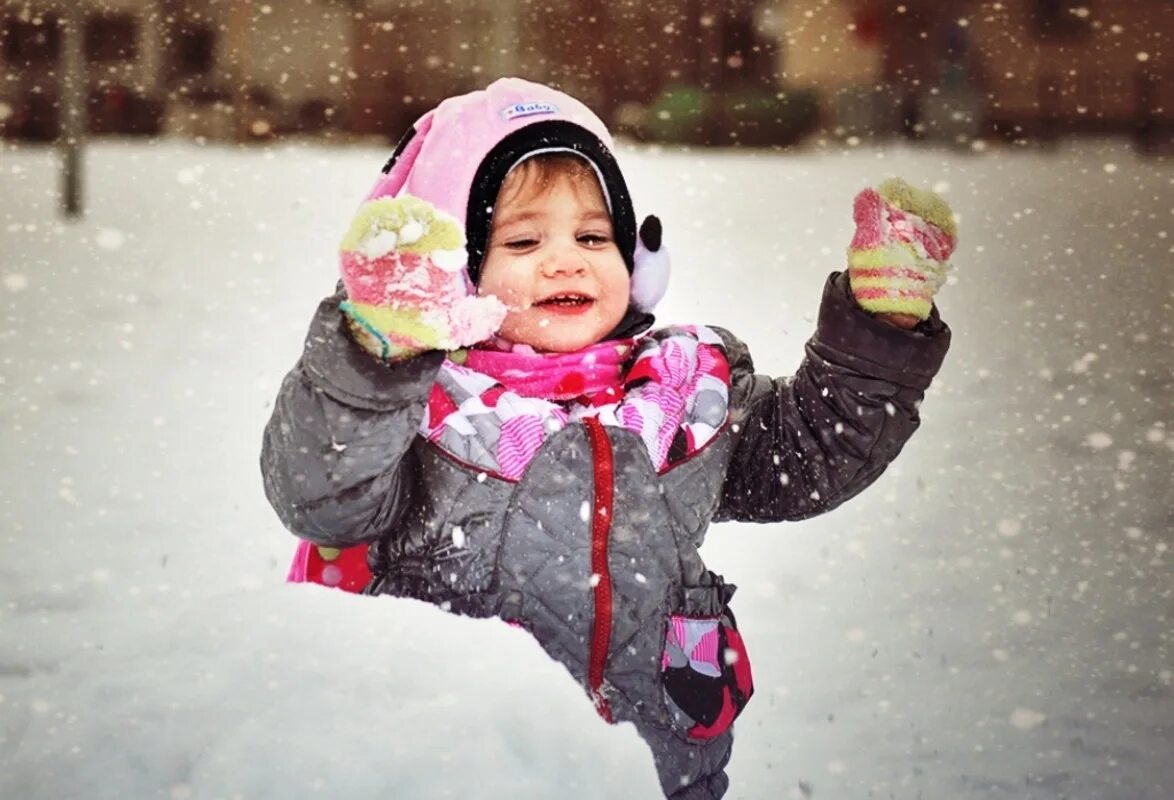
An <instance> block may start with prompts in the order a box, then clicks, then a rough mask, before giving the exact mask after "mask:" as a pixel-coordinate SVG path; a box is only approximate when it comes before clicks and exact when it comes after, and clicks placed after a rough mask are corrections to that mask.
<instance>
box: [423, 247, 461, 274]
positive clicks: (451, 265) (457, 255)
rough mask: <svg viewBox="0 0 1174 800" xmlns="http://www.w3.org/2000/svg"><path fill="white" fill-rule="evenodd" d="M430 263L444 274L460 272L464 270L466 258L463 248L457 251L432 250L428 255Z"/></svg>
mask: <svg viewBox="0 0 1174 800" xmlns="http://www.w3.org/2000/svg"><path fill="white" fill-rule="evenodd" d="M430 255H431V257H432V263H433V264H435V265H436V266H437V267H438V268H439V269H442V270H444V271H445V272H460V271H461V270H462V269H464V268H465V262H466V261H467V260H468V256H467V255H466V254H465V251H464V248H459V249H457V250H433V251H432V253H431V254H430Z"/></svg>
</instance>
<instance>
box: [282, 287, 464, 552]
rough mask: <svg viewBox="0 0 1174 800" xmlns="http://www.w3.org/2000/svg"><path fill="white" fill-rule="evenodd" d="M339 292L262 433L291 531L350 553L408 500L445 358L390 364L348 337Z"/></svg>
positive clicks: (321, 309) (319, 318) (322, 310)
mask: <svg viewBox="0 0 1174 800" xmlns="http://www.w3.org/2000/svg"><path fill="white" fill-rule="evenodd" d="M343 299H345V294H344V293H343V292H342V291H341V290H339V291H338V292H337V293H336V294H335V295H333V296H332V297H328V298H326V299H325V300H323V301H322V303H321V304H320V305H319V306H318V311H317V313H316V314H315V315H314V319H313V321H312V322H311V324H310V330H309V333H308V334H307V335H306V343H305V348H304V350H303V353H302V356H301V358H300V359H299V360H298V363H297V364H296V365H295V366H294V368H293V369H292V370H291V371H290V373H289V374H288V375H286V377H285V380H284V381H283V382H282V385H281V389H280V391H279V393H278V395H277V401H276V403H275V404H274V408H273V415H272V416H271V417H270V419H269V424H268V425H266V427H265V434H264V439H263V441H262V445H261V474H262V476H263V478H264V484H265V495H266V497H267V498H268V499H269V503H270V504H271V505H272V506H273V508H274V510H275V511H276V512H277V516H278V517H280V518H281V521H282V523H283V524H284V525H285V527H286V528H288V529H289V530H290V531H291V532H293V533H294V534H296V535H297V536H300V537H301V538H303V539H308V540H310V541H311V542H314V543H315V544H320V545H325V546H330V547H348V546H351V545H355V544H360V543H363V542H370V541H373V540H374V539H376V538H377V537H378V536H379V535H380V534H381V533H383V532H384V531H386V530H387V529H388V528H389V527H390V526H391V525H393V524H394V523H395V520H396V518H397V516H398V515H399V514H400V513H401V512H402V510H403V508H404V507H405V505H406V503H407V500H408V497H409V496H410V490H411V483H412V476H413V474H414V470H415V467H414V465H413V463H412V456H411V452H410V449H409V448H410V446H411V444H412V440H413V439H414V438H415V436H416V430H417V428H418V427H419V425H420V421H421V419H422V418H423V416H424V413H425V410H426V408H427V403H428V395H429V392H430V390H431V388H432V384H433V380H434V378H435V375H436V372H437V370H438V369H439V366H440V363H441V361H442V360H443V358H444V355H443V353H440V352H428V353H424V354H422V355H420V356H417V357H416V358H413V359H410V360H408V361H405V362H402V363H398V364H393V365H389V364H384V363H382V362H380V361H378V360H376V359H375V358H373V357H372V356H370V355H368V354H367V353H366V352H364V351H363V350H362V349H361V348H360V347H359V346H358V345H357V344H355V342H354V341H353V340H352V339H351V337H350V336H349V335H348V333H347V332H346V330H345V322H344V316H343V314H342V313H341V312H340V311H339V303H340V302H341V301H342V300H343Z"/></svg>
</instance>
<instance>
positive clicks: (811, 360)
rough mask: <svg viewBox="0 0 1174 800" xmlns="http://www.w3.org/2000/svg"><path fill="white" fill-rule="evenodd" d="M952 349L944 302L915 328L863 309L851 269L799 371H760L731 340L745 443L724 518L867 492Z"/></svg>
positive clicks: (769, 518)
mask: <svg viewBox="0 0 1174 800" xmlns="http://www.w3.org/2000/svg"><path fill="white" fill-rule="evenodd" d="M949 345H950V329H949V327H947V326H946V325H945V323H943V322H942V321H941V319H940V318H939V317H938V312H937V309H936V308H935V309H934V310H933V312H932V315H931V317H930V319H928V320H926V321H925V322H922V323H920V324H919V325H918V326H917V327H916V328H914V329H913V330H908V331H907V330H902V329H900V328H897V327H895V326H892V325H889V324H888V323H885V322H882V321H880V320H878V319H874V318H873V317H872V316H870V315H869V314H868V313H866V312H865V311H863V310H862V309H861V308H860V307H859V306H857V305H856V303H855V301H854V300H853V299H852V295H851V291H850V289H849V287H848V276H847V273H834V274H833V275H832V276H831V277H830V278H829V279H828V282H827V284H826V285H825V287H824V294H823V302H822V304H821V305H820V311H819V322H818V324H817V327H816V331H815V334H814V336H812V337H811V339H810V340H809V341H808V342H807V348H806V357H805V358H804V359H803V363H802V364H801V365H800V367H799V370H798V371H797V372H796V374H795V375H794V377H791V378H769V377H766V376H764V375H756V374H754V365H753V363H752V362H751V361H750V355H749V352H748V351H747V349H746V347H745V345H743V344H742V343H741V342H739V341H737V340H736V339H733V337H729V338H728V339H727V346H728V347H727V351H728V355H729V358H730V375H731V398H730V400H731V402H730V408H731V417H732V418H731V420H730V422H731V425H732V427H733V429H734V431H735V433H734V435H735V436H736V437H737V443H736V444H735V446H734V451H733V454H732V456H731V460H730V464H729V467H728V469H727V472H726V478H725V482H724V484H723V487H722V495H721V498H720V500H719V503H718V508H717V511H716V512H715V515H714V519H715V520H717V521H721V520H742V521H748V522H775V521H779V520H797V519H806V518H808V517H812V516H815V515H816V514H821V513H823V512H825V511H829V510H831V509H833V508H835V507H836V506H838V505H840V504H841V503H843V502H844V501H845V500H848V499H849V498H851V497H853V496H854V495H856V494H858V493H859V492H861V491H862V490H864V489H865V488H866V487H867V486H868V485H869V484H871V483H872V482H873V481H874V480H876V479H877V478H878V477H879V476H880V474H881V473H882V472H883V471H884V469H885V467H887V466H888V465H889V462H891V461H892V460H893V459H894V458H896V457H897V454H898V453H899V452H900V451H901V448H902V447H903V446H904V445H905V442H906V441H908V440H909V437H910V436H912V434H913V432H914V431H915V430H917V427H918V425H920V422H921V421H920V418H919V416H918V408H919V406H920V405H921V400H922V398H923V397H924V395H925V390H926V389H927V388H928V387H929V384H930V381H931V380H932V378H933V376H934V375H935V374H936V373H937V371H938V368H939V367H940V366H941V363H942V360H943V358H945V355H946V350H947V349H948V348H949Z"/></svg>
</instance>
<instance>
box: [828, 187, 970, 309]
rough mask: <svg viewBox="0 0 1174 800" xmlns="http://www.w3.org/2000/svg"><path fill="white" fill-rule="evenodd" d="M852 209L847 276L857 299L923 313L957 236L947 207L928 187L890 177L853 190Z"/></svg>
mask: <svg viewBox="0 0 1174 800" xmlns="http://www.w3.org/2000/svg"><path fill="white" fill-rule="evenodd" d="M852 215H853V218H854V219H855V221H856V233H855V235H854V236H853V237H852V244H851V245H849V247H848V277H849V280H850V282H851V285H852V294H853V295H854V296H855V298H856V302H857V303H858V304H859V305H860V307H861V308H863V309H864V310H865V311H868V312H870V313H873V314H878V313H888V314H909V315H911V316H914V317H916V318H918V319H927V318H928V317H929V312H930V308H931V307H932V306H933V297H934V294H936V293H937V290H938V289H939V288H940V287H941V285H942V284H943V283H945V280H946V270H947V269H948V268H949V264H948V263H947V262H948V259H949V258H950V254H951V253H953V252H954V246H955V243H956V241H957V240H956V237H957V229H956V227H955V225H954V215H953V212H952V211H951V210H950V207H949V206H948V205H946V202H945V201H944V200H942V198H941V197H939V196H938V195H936V194H934V193H933V192H931V191H928V190H918V189H914V188H913V187H912V186H910V185H909V184H907V183H906V182H905V181H903V180H901V179H900V178H890V179H889V180H887V181H885V182H884V183H882V184H881V185H880V186H878V187H877V188H876V189H865V190H864V191H862V192H860V194H858V195H856V200H855V202H854V204H853V209H852Z"/></svg>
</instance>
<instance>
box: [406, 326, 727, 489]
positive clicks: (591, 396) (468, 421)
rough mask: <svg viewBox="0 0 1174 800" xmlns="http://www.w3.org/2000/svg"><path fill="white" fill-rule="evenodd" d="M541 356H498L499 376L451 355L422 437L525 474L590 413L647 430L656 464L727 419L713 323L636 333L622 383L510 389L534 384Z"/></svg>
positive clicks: (461, 455) (496, 469)
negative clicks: (543, 391) (554, 393)
mask: <svg viewBox="0 0 1174 800" xmlns="http://www.w3.org/2000/svg"><path fill="white" fill-rule="evenodd" d="M534 358H535V356H534V355H522V354H519V356H518V357H517V358H510V354H501V353H498V354H495V358H494V359H493V361H492V362H486V363H487V364H488V367H487V368H491V369H493V370H495V372H498V373H499V374H498V375H493V376H491V375H487V374H485V373H482V372H478V371H476V370H474V369H471V368H470V367H468V366H462V365H459V364H455V363H453V362H452V361H448V360H446V361H445V362H444V364H443V366H442V367H441V370H440V373H439V374H438V377H437V381H436V384H435V385H434V387H433V389H432V395H431V397H430V398H429V404H428V411H427V413H426V414H425V417H424V420H423V421H422V423H421V425H420V433H421V435H423V436H425V437H426V438H427V439H428V440H429V441H431V442H433V443H434V444H436V445H437V446H438V447H440V448H441V449H443V450H445V451H446V452H448V453H449V454H450V455H452V456H454V457H455V458H457V459H459V460H461V461H464V462H466V463H468V464H471V465H473V466H476V467H480V468H481V469H484V470H485V471H486V472H489V473H492V474H495V475H498V476H500V477H502V478H505V479H507V480H519V479H520V478H521V477H522V475H523V474H524V473H525V471H526V468H527V467H528V466H529V464H530V462H531V461H532V460H533V458H534V455H535V454H536V453H537V452H538V450H539V449H540V448H541V447H542V444H543V443H544V442H545V441H546V439H547V438H548V437H550V436H551V435H553V434H555V433H557V432H558V431H560V430H562V429H563V428H565V427H566V426H567V425H569V424H571V423H573V422H578V421H580V420H583V419H585V418H587V417H597V418H598V419H599V421H600V422H601V423H602V424H604V425H608V426H612V427H617V428H624V429H626V430H629V431H632V432H633V433H636V434H637V435H638V436H640V438H641V440H642V441H643V442H644V445H645V447H647V448H648V455H649V458H650V459H651V461H652V463H653V465H654V466H655V467H656V468H657V470H663V469H664V468H665V467H666V466H668V465H669V452H670V449H672V446H673V443H674V441H677V440H678V438H680V440H681V441H682V442H683V447H681V446H679V447H678V450H679V452H680V454H681V456H682V457H688V456H689V455H692V454H693V453H694V452H696V451H697V450H699V449H700V448H702V447H704V446H705V444H707V443H708V442H709V441H710V440H711V439H712V438H713V437H714V435H715V434H716V433H717V432H718V430H719V429H720V428H721V427H722V425H724V424H725V421H726V416H727V411H728V405H729V365H728V363H727V361H726V358H725V353H724V349H723V346H722V342H721V339H720V337H718V335H717V334H716V333H714V332H713V331H712V330H710V329H708V328H704V327H700V326H698V327H692V326H691V327H682V328H671V329H667V330H665V331H662V332H660V333H659V334H658V335H656V336H649V337H645V338H643V339H640V340H638V341H636V342H635V344H634V358H633V359H632V360H631V364H630V366H628V369H627V371H626V372H625V373H623V374H622V375H618V376H617V377H618V380H617V381H616V382H614V383H612V382H609V381H596V382H594V383H592V384H591V385H590V386H589V388H588V390H587V391H586V392H585V393H584V394H582V395H580V396H578V397H575V398H573V399H567V400H562V401H561V402H558V401H555V400H552V399H547V398H545V397H528V396H525V395H523V394H521V393H519V392H517V391H513V390H511V389H510V388H507V386H508V384H509V383H510V382H511V381H513V380H521V381H522V382H523V383H524V384H525V385H526V386H527V388H530V387H532V386H533V381H526V380H525V378H526V374H525V373H526V371H527V369H537V367H535V362H534ZM538 358H541V356H538ZM528 365H529V366H528ZM564 382H565V381H564Z"/></svg>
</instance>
